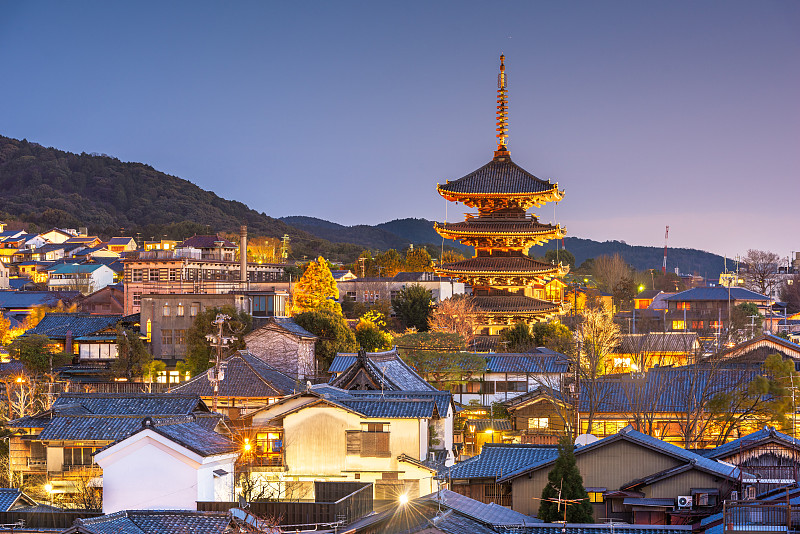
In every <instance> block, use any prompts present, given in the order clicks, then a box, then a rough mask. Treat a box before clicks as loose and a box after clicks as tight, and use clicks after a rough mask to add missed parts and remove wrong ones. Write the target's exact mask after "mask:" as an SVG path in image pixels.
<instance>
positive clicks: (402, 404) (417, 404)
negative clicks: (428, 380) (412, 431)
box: [311, 384, 453, 418]
mask: <svg viewBox="0 0 800 534" xmlns="http://www.w3.org/2000/svg"><path fill="white" fill-rule="evenodd" d="M311 391H312V392H313V393H316V394H317V395H319V396H321V397H322V398H324V399H326V400H328V401H331V402H333V403H334V404H339V405H341V406H343V407H346V408H347V409H350V410H353V411H355V412H358V413H360V414H362V415H364V416H367V417H393V418H406V417H413V418H430V417H433V416H434V415H439V416H441V417H444V416H446V415H447V413H448V411H449V409H450V407H451V404H452V402H453V400H452V399H453V396H452V394H451V393H450V392H449V391H436V390H433V391H431V390H424V391H383V392H381V391H364V390H351V391H347V390H343V389H341V388H338V387H334V386H331V385H328V384H315V385H313V386H312V387H311Z"/></svg>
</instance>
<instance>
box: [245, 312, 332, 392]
mask: <svg viewBox="0 0 800 534" xmlns="http://www.w3.org/2000/svg"><path fill="white" fill-rule="evenodd" d="M244 341H245V345H246V346H247V350H248V351H250V353H251V354H252V355H254V356H255V357H257V358H260V359H261V360H263V361H264V362H266V363H268V364H269V365H271V366H273V367H275V368H276V369H279V370H280V371H281V372H282V373H285V374H287V375H289V376H291V377H293V378H296V379H298V380H305V379H306V378H312V377H315V376H317V360H316V356H315V352H314V344H315V342H316V341H317V336H315V335H314V334H312V333H311V332H309V331H307V330H305V329H304V328H302V327H301V326H300V325H298V324H297V323H295V322H294V319H292V318H291V317H270V318H269V319H267V321H266V323H265V324H264V325H262V326H260V327H258V328H256V329H254V330H253V331H251V332H249V333H248V334H247V335H246V336H245V337H244Z"/></svg>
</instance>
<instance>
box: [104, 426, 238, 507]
mask: <svg viewBox="0 0 800 534" xmlns="http://www.w3.org/2000/svg"><path fill="white" fill-rule="evenodd" d="M184 451H185V452H184ZM235 458H236V454H228V455H224V456H223V455H220V456H217V457H212V458H205V459H204V458H202V457H200V456H199V455H196V454H194V453H191V452H190V451H188V450H186V449H183V448H182V447H180V446H179V445H177V444H175V443H173V442H170V441H169V440H167V439H166V438H164V437H163V436H160V435H158V434H156V433H155V432H151V431H147V430H146V431H143V432H140V433H138V434H135V435H134V436H132V437H131V438H129V439H128V440H125V441H123V442H120V443H118V444H117V445H115V446H114V447H112V448H110V449H107V450H105V451H103V452H101V453H99V454H98V455H97V456H96V457H95V459H96V461H97V464H98V465H99V466H100V467H102V468H103V513H106V514H110V513H114V512H117V511H119V510H131V509H138V510H157V509H161V510H163V509H173V510H196V509H197V501H198V500H200V501H213V500H215V496H216V495H217V494H218V493H219V494H220V496H221V497H223V500H226V501H229V500H232V498H233V495H232V493H233V479H232V473H233V471H234V465H233V463H234V461H235ZM215 469H224V470H225V471H227V472H228V473H229V475H228V477H227V478H226V480H224V481H221V482H219V483H217V482H216V481H215V478H214V474H213V471H214V470H215ZM222 478H225V477H222ZM226 485H227V488H230V490H228V491H225V490H224V488H225V486H226Z"/></svg>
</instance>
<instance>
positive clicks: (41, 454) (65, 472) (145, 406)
mask: <svg viewBox="0 0 800 534" xmlns="http://www.w3.org/2000/svg"><path fill="white" fill-rule="evenodd" d="M146 416H150V417H159V418H169V417H175V416H193V417H194V418H195V422H196V423H197V424H198V425H202V426H204V427H205V428H208V429H211V430H213V429H214V428H215V427H216V426H217V424H218V423H219V420H220V416H219V414H211V413H210V412H209V410H208V408H207V407H206V405H205V404H204V403H203V401H202V400H200V397H198V396H196V395H178V394H150V393H138V394H136V393H129V394H121V393H62V394H60V395H59V396H58V398H57V399H56V400H55V402H54V403H53V406H52V408H51V409H49V410H46V411H43V412H39V413H37V414H35V415H32V416H26V417H22V418H20V419H15V420H13V421H10V422H9V423H8V424H7V426H8V427H9V428H10V429H13V430H14V434H13V435H12V436H11V438H10V444H9V449H10V451H11V453H10V470H11V471H12V472H15V473H19V474H21V475H22V476H25V477H27V476H33V475H42V474H48V476H49V477H50V479H51V480H52V483H53V485H54V487H57V491H61V492H65V493H72V492H74V491H76V488H75V485H74V482H73V479H74V475H75V473H80V472H87V473H93V474H94V475H93V476H100V473H99V470H98V469H97V468H96V466H94V465H93V464H94V460H93V458H92V455H93V454H94V452H96V451H97V450H98V449H100V448H102V447H105V446H106V445H109V444H111V443H113V442H115V441H117V440H119V439H122V438H125V437H127V436H128V435H130V434H131V433H133V432H135V431H136V430H137V429H139V428H140V427H141V422H142V419H143V418H144V417H146Z"/></svg>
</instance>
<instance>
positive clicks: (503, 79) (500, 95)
mask: <svg viewBox="0 0 800 534" xmlns="http://www.w3.org/2000/svg"><path fill="white" fill-rule="evenodd" d="M505 61H506V56H504V55H502V54H501V55H500V74H498V75H497V129H496V131H497V150H496V151H495V153H494V157H495V158H498V157H503V156H504V157H508V77H507V76H506V64H505Z"/></svg>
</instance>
